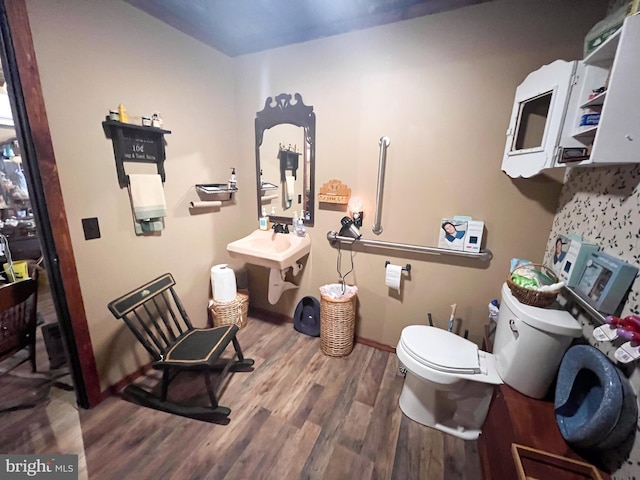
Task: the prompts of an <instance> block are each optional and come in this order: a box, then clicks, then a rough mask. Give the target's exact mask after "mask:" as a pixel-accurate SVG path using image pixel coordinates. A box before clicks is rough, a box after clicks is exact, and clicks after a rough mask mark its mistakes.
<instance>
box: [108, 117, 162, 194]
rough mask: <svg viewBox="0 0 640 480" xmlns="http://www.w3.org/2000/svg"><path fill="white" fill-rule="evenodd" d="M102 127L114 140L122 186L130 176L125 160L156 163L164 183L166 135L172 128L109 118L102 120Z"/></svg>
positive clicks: (127, 183)
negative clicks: (145, 125)
mask: <svg viewBox="0 0 640 480" xmlns="http://www.w3.org/2000/svg"><path fill="white" fill-rule="evenodd" d="M102 128H103V129H104V132H105V135H106V136H107V138H110V139H111V141H112V142H113V153H114V157H115V160H116V172H117V174H118V183H119V184H120V188H124V187H126V186H127V185H129V176H128V175H127V174H126V173H125V170H124V162H136V163H155V164H156V168H157V170H158V175H160V178H162V182H163V183H164V181H165V179H166V178H165V177H166V175H165V172H164V161H165V158H166V153H165V149H164V136H165V135H168V134H170V133H171V131H170V130H163V129H161V128H155V127H143V126H140V125H134V124H132V123H122V122H117V121H115V120H109V119H108V118H107V120H105V121H104V122H102Z"/></svg>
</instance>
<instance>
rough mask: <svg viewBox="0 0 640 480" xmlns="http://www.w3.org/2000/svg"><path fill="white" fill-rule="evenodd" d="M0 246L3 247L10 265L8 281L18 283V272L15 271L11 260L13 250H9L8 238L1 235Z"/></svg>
mask: <svg viewBox="0 0 640 480" xmlns="http://www.w3.org/2000/svg"><path fill="white" fill-rule="evenodd" d="M0 245H2V247H3V250H4V256H5V257H6V258H7V264H8V265H9V269H8V271H7V272H6V273H7V277H8V278H7V280H8V281H9V282H15V281H16V272H15V271H14V270H13V259H12V258H11V250H10V249H9V240H8V239H7V237H6V236H5V235H3V234H1V233H0Z"/></svg>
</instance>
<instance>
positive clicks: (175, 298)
mask: <svg viewBox="0 0 640 480" xmlns="http://www.w3.org/2000/svg"><path fill="white" fill-rule="evenodd" d="M171 295H172V296H173V301H174V302H175V304H176V307H177V308H178V311H179V312H180V315H181V316H182V319H183V320H184V323H185V325H186V326H187V330H193V325H191V320H189V315H187V311H186V310H185V309H184V307H183V306H182V302H181V301H180V299H179V298H178V295H176V292H175V291H174V290H173V288H172V289H171Z"/></svg>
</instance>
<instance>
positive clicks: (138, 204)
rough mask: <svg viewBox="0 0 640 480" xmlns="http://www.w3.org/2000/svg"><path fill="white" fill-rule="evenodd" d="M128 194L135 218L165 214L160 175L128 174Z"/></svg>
mask: <svg viewBox="0 0 640 480" xmlns="http://www.w3.org/2000/svg"><path fill="white" fill-rule="evenodd" d="M129 194H130V196H131V207H132V208H133V214H134V216H135V219H136V220H149V219H152V218H162V217H165V216H166V215H167V204H166V202H165V199H164V189H163V187H162V179H161V178H160V175H155V174H154V175H144V174H130V175H129Z"/></svg>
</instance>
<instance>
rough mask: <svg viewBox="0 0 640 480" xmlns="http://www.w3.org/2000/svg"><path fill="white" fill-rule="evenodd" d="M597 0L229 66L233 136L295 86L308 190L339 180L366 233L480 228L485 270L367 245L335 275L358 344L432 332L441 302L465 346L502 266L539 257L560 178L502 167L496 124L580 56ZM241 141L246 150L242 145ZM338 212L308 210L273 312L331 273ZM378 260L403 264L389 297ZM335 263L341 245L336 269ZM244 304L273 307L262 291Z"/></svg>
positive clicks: (436, 20) (483, 318)
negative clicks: (554, 66)
mask: <svg viewBox="0 0 640 480" xmlns="http://www.w3.org/2000/svg"><path fill="white" fill-rule="evenodd" d="M598 4H602V2H598V3H596V2H583V1H577V2H576V1H570V2H500V1H498V2H494V3H489V4H482V5H478V6H475V7H470V8H465V9H461V10H455V11H451V12H448V13H444V14H439V15H433V16H428V17H423V18H418V19H414V20H410V21H406V22H401V23H396V24H393V25H388V26H384V27H380V28H373V29H369V30H364V31H360V32H354V33H350V34H346V35H341V36H336V37H331V38H327V39H323V40H317V41H313V42H308V43H304V44H300V45H294V46H290V47H285V48H280V49H275V50H270V51H267V52H263V53H258V54H253V55H247V56H244V57H241V58H239V59H238V61H237V62H236V66H237V71H236V78H237V79H238V87H237V92H238V106H239V113H240V116H239V123H238V125H239V139H240V142H243V141H244V140H246V139H249V138H251V134H252V130H251V128H252V126H251V124H250V123H249V122H247V121H244V120H243V119H245V118H248V117H250V116H251V114H252V113H253V112H254V111H256V110H259V109H260V107H261V105H263V103H264V99H265V98H266V97H267V96H272V95H276V94H278V93H281V92H288V93H294V92H299V93H300V94H301V95H302V97H303V99H304V100H305V103H306V104H310V105H313V106H314V108H315V113H316V116H317V150H316V160H317V167H316V184H317V185H318V186H319V185H322V184H323V183H325V182H327V181H328V180H329V179H331V178H339V179H341V180H342V181H343V182H344V183H346V184H347V185H349V186H350V187H351V189H352V194H353V195H358V196H360V197H361V198H363V199H364V200H365V203H366V211H365V225H364V228H363V229H362V232H363V234H364V236H365V237H366V238H372V239H379V240H387V241H393V242H401V243H409V244H418V245H437V235H438V228H439V220H440V219H441V218H442V217H447V216H452V215H455V214H460V215H470V216H472V217H474V218H477V219H482V220H484V221H485V227H486V232H485V235H486V238H485V240H486V246H487V248H489V249H490V250H492V251H493V254H494V258H493V260H492V262H491V263H490V264H489V265H486V264H483V263H482V262H474V261H462V260H459V259H456V258H455V257H446V258H445V257H429V256H420V255H413V254H399V253H397V252H395V253H394V252H391V251H386V252H384V251H380V250H374V249H370V250H368V251H367V252H366V253H362V252H360V253H357V254H355V255H354V265H355V268H354V274H353V276H349V277H347V280H348V281H350V282H355V284H356V285H357V286H358V288H359V309H358V312H359V317H358V324H357V331H358V334H359V335H361V336H363V337H365V338H368V339H371V340H375V341H377V342H380V343H383V344H386V345H391V346H395V345H396V343H397V341H398V338H399V335H400V332H401V330H402V328H403V327H404V326H406V325H409V324H412V323H423V322H426V321H427V312H432V313H433V315H434V318H435V320H436V322H437V324H438V325H439V326H446V323H447V320H448V317H449V313H450V305H451V304H453V303H457V305H458V310H457V313H458V315H457V316H458V317H460V318H461V319H462V321H463V323H462V329H463V330H464V329H469V330H470V338H472V339H473V340H475V341H477V342H480V340H481V334H482V327H483V325H484V324H485V323H486V322H487V313H488V310H487V304H488V303H489V302H490V301H491V300H492V299H493V298H498V297H499V295H500V287H501V284H502V282H503V281H504V279H505V278H506V276H507V273H508V268H509V261H510V259H511V258H512V257H519V258H529V259H532V260H534V261H540V260H541V259H542V255H543V253H544V248H545V245H546V241H547V238H548V232H549V229H550V227H551V222H552V219H553V215H554V212H555V209H556V205H557V199H558V193H559V190H560V185H559V184H558V183H557V182H555V181H552V180H550V179H549V178H547V177H541V178H536V179H531V180H518V181H513V180H511V179H509V178H508V177H507V176H506V175H505V174H503V173H502V172H501V171H500V165H501V159H502V152H503V149H504V141H505V131H506V128H507V125H508V118H509V114H510V111H511V105H512V100H513V95H514V91H515V88H516V86H517V85H518V84H519V83H520V82H522V80H523V79H524V77H525V76H526V75H527V74H528V73H529V72H530V71H532V70H535V69H537V68H539V67H540V66H541V65H543V64H545V63H548V62H551V61H553V60H555V59H557V58H565V59H567V60H569V59H575V58H580V57H581V53H582V39H583V38H584V35H585V33H586V32H587V31H588V30H589V29H590V28H591V26H592V25H593V24H594V23H596V21H598V20H599V19H600V18H601V17H602V15H603V13H604V9H605V6H604V5H601V7H600V8H598V7H597V5H598ZM383 135H387V136H389V137H390V139H391V146H390V147H389V149H388V155H387V167H386V174H385V190H384V203H383V209H382V225H383V227H384V231H383V233H382V234H381V235H380V236H376V235H374V234H373V233H372V231H371V227H372V224H373V217H374V212H375V195H376V182H377V170H378V155H379V146H378V140H379V138H380V137H381V136H383ZM243 145H244V147H243V148H245V149H246V151H247V152H248V151H249V150H250V148H251V145H250V143H246V144H243ZM343 215H344V213H342V212H336V211H333V210H327V209H324V210H323V209H322V208H320V209H318V204H317V203H316V222H315V227H314V228H313V229H310V230H311V232H310V234H311V236H312V242H313V243H312V251H311V255H310V259H309V262H308V263H307V266H306V267H305V270H303V272H302V274H301V289H300V291H299V293H298V294H297V295H296V296H295V297H294V296H293V294H292V295H290V296H287V294H286V293H285V296H284V297H283V299H282V300H281V301H280V302H279V303H278V304H277V305H276V307H275V308H274V310H278V311H279V312H281V313H285V314H288V315H291V314H292V312H293V309H294V307H295V304H296V301H297V300H298V299H299V298H300V297H301V296H302V295H304V294H309V295H314V296H317V297H319V292H318V287H319V286H320V285H323V284H325V283H333V282H335V281H336V280H337V273H336V258H337V250H335V249H333V248H331V247H330V246H329V243H328V242H327V240H326V238H325V236H326V233H327V231H329V230H338V229H339V226H340V218H341V217H342V216H343ZM386 260H390V261H391V262H392V263H397V264H403V265H404V264H406V263H411V265H412V270H411V276H410V280H408V281H404V283H403V291H402V294H401V296H400V297H398V296H395V295H393V294H391V293H390V290H389V289H388V288H387V287H386V286H385V283H384V272H385V268H384V263H385V261H386ZM349 269H350V260H349V255H348V251H343V254H342V272H343V273H346V272H347V271H348V270H349ZM252 273H253V271H252ZM258 273H262V272H258ZM265 278H266V276H265V275H264V274H263V275H261V276H260V287H261V288H262V291H263V292H264V289H265V288H266V287H264V285H263V282H264V281H265ZM254 290H255V289H254ZM252 301H253V302H254V303H255V304H260V305H261V306H263V307H265V308H273V307H269V305H268V303H267V302H266V300H265V294H264V293H261V294H260V295H259V297H258V298H256V295H255V294H254V295H253V299H252Z"/></svg>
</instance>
